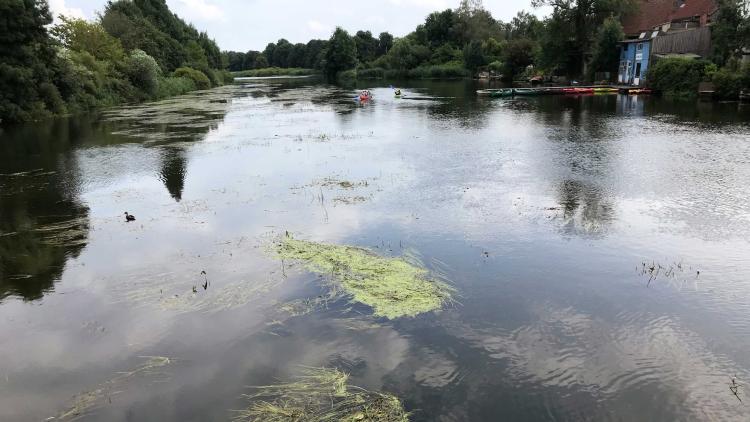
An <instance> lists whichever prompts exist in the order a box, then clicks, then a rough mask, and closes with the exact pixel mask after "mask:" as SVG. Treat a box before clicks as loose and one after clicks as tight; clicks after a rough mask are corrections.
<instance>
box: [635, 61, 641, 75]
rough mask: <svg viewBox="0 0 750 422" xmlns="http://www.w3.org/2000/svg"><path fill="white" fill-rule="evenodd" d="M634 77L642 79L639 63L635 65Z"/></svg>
mask: <svg viewBox="0 0 750 422" xmlns="http://www.w3.org/2000/svg"><path fill="white" fill-rule="evenodd" d="M634 77H636V78H640V77H641V64H640V63H638V64H636V65H635V75H634Z"/></svg>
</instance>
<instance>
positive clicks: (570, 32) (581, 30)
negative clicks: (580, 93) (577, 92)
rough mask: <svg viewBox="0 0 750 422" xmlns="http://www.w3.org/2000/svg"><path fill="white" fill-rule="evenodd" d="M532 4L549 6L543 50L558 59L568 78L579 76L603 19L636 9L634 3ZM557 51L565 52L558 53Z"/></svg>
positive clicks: (570, 0)
mask: <svg viewBox="0 0 750 422" xmlns="http://www.w3.org/2000/svg"><path fill="white" fill-rule="evenodd" d="M532 5H533V6H534V7H539V6H544V5H549V6H551V7H552V15H551V17H550V19H549V21H548V22H547V23H548V25H547V27H548V31H547V32H548V33H547V34H546V37H547V40H546V41H547V43H543V47H542V48H543V50H544V51H545V54H550V55H552V56H554V55H556V56H557V57H556V61H557V62H558V63H557V65H561V67H564V68H565V70H566V73H568V75H569V76H576V75H580V74H581V73H582V71H583V68H584V62H585V61H586V56H587V54H588V53H589V49H590V48H591V45H592V42H591V40H592V35H594V34H595V33H596V29H597V28H598V27H599V26H601V25H602V23H603V22H604V20H605V19H607V18H608V17H611V16H613V17H616V18H619V17H622V16H624V15H626V14H628V13H630V12H631V11H632V10H634V8H635V7H636V3H635V1H634V0H532ZM555 47H557V48H555ZM560 48H565V50H563V51H562V52H561V51H560V50H559V49H560ZM563 54H564V56H561V55H563ZM550 58H551V57H549V56H548V57H547V59H548V60H549V59H550ZM563 63H564V65H563Z"/></svg>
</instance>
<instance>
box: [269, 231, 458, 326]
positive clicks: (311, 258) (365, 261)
mask: <svg viewBox="0 0 750 422" xmlns="http://www.w3.org/2000/svg"><path fill="white" fill-rule="evenodd" d="M275 246H276V254H277V256H278V258H280V259H283V260H291V261H294V262H298V263H300V264H302V266H303V267H304V268H305V269H306V270H308V271H311V272H315V273H319V274H323V275H328V276H330V278H331V282H333V283H335V286H334V287H340V288H341V289H342V290H343V291H344V294H346V295H348V296H349V297H350V298H351V299H352V300H353V301H355V302H359V303H362V304H364V305H367V306H369V307H371V308H372V310H373V313H374V314H375V315H376V316H379V317H384V318H388V319H395V318H400V317H414V316H417V315H419V314H422V313H425V312H430V311H436V310H440V309H442V308H443V306H445V305H446V304H448V303H450V302H452V294H453V292H454V290H453V288H452V287H450V286H449V285H448V284H447V283H445V282H443V281H441V280H438V279H436V278H434V277H431V276H430V273H429V271H428V270H427V269H425V268H422V267H421V266H419V265H417V264H415V263H411V262H409V261H407V260H406V259H405V258H390V257H382V256H379V255H377V254H375V253H374V252H372V251H370V250H368V249H364V248H359V247H354V246H339V245H330V244H326V243H317V242H310V241H306V240H297V239H294V238H292V237H291V236H284V237H282V238H281V239H280V240H278V241H277V243H276V244H275Z"/></svg>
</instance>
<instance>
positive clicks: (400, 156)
mask: <svg viewBox="0 0 750 422" xmlns="http://www.w3.org/2000/svg"><path fill="white" fill-rule="evenodd" d="M359 88H370V89H371V90H372V91H373V93H374V96H375V99H374V101H372V102H369V103H358V102H356V101H354V98H355V96H356V93H357V91H356V89H345V88H340V87H335V86H328V85H323V84H319V83H317V82H316V81H314V80H311V79H297V80H268V81H261V80H244V81H241V82H239V83H237V84H236V85H234V86H230V87H223V88H220V89H217V90H213V91H210V92H203V93H196V94H192V95H189V96H186V97H181V98H176V99H171V100H168V101H164V102H162V103H158V104H148V105H143V106H135V107H127V108H121V109H113V110H108V111H105V112H104V113H102V114H101V115H92V116H84V117H78V118H70V119H60V120H55V121H51V122H44V123H37V124H30V125H27V126H21V127H14V128H8V129H5V130H4V131H3V132H1V133H0V298H1V299H0V321H2V325H0V420H3V421H16V420H18V421H26V420H32V421H33V420H45V419H47V418H50V417H59V416H64V417H62V418H58V419H63V420H70V419H74V418H76V417H80V418H81V419H83V420H106V421H118V420H138V421H150V420H153V421H165V420H175V421H178V420H179V421H193V420H194V421H203V420H227V419H230V418H231V417H232V416H233V413H232V411H233V410H238V409H242V408H244V407H246V406H247V404H248V403H247V400H246V399H245V398H243V397H242V395H243V394H246V393H249V392H251V391H252V390H251V389H250V388H249V386H253V385H267V384H270V383H274V382H276V381H277V380H286V379H289V377H291V376H293V375H294V374H295V372H296V371H298V369H299V368H300V367H301V366H313V367H335V368H338V369H341V370H344V371H346V372H348V373H350V374H351V375H352V383H354V384H355V385H359V386H361V387H364V388H368V389H371V390H374V391H383V392H388V393H391V394H394V395H396V396H398V397H400V398H401V399H402V400H403V401H404V404H405V406H406V408H407V410H409V411H412V412H413V413H412V419H413V420H416V421H433V420H439V421H453V420H455V421H465V420H476V421H485V420H516V421H521V420H529V421H535V420H575V421H578V420H596V421H603V420H618V421H630V420H632V421H642V420H745V419H748V418H750V410H748V407H747V406H746V405H745V404H743V403H740V401H739V400H738V398H737V397H735V396H734V395H733V393H732V391H731V390H730V385H731V379H732V377H735V376H736V379H737V381H738V382H740V383H745V384H747V383H748V382H750V355H748V353H747V351H748V350H750V265H749V264H750V187H748V184H747V181H748V180H750V136H748V134H750V109H748V107H742V106H738V105H737V104H731V103H729V104H713V103H698V104H697V105H696V104H695V103H671V102H668V101H665V100H660V99H655V98H649V97H643V96H619V95H606V96H584V97H539V98H517V99H512V100H503V99H497V100H490V99H482V98H477V97H476V96H475V95H474V94H473V92H474V90H475V89H476V87H475V86H473V83H472V82H414V83H411V84H410V85H408V86H407V87H406V88H403V89H402V91H403V92H404V93H405V98H402V99H396V98H393V96H392V93H391V91H390V90H389V89H388V88H387V87H383V86H380V87H378V86H375V87H373V86H371V85H367V86H365V85H363V86H361V87H359ZM342 182H347V183H342ZM125 211H128V212H130V213H131V214H134V215H135V216H136V218H137V220H136V221H135V222H132V223H126V222H125V219H124V216H123V213H124V212H125ZM287 232H289V233H291V234H292V235H293V236H295V237H298V238H301V239H306V240H312V241H317V242H326V243H333V244H341V245H355V246H360V247H364V248H369V249H371V250H373V251H375V252H376V253H378V254H381V255H384V256H408V257H410V259H412V260H415V261H418V262H420V263H421V265H423V266H425V267H426V268H427V269H429V270H430V271H431V272H432V273H433V274H438V275H440V277H441V278H443V279H445V280H448V281H449V282H450V283H451V285H452V286H453V287H454V288H455V289H456V292H457V298H456V299H457V303H456V304H454V305H453V306H450V307H448V308H447V309H444V310H442V311H441V312H430V313H427V314H422V315H420V316H417V317H415V318H399V319H395V320H387V319H383V318H376V317H374V316H373V315H372V313H371V310H369V309H367V307H365V306H362V305H358V304H351V303H348V302H347V301H346V300H337V301H333V302H332V303H328V304H327V306H317V307H315V308H314V309H312V310H310V311H309V312H307V313H305V312H302V315H299V314H296V313H291V314H290V313H289V312H285V311H284V310H283V304H285V303H289V302H293V301H300V300H305V299H308V298H316V297H320V296H324V295H325V294H326V291H325V290H326V285H325V283H321V279H320V277H319V275H318V274H314V273H308V272H305V271H303V270H302V269H301V268H300V267H298V266H294V265H293V264H290V263H288V262H285V263H283V264H282V263H281V262H279V261H278V260H276V259H274V257H273V254H272V253H269V248H268V245H269V243H270V242H271V241H272V240H273V239H274V238H275V237H276V236H280V235H286V233H287ZM652 266H653V267H654V268H655V270H654V271H651V270H650V267H652ZM659 266H661V268H660V267H659ZM202 272H205V276H204V274H202ZM654 273H658V276H652V275H653V274H654ZM204 283H207V285H206V288H205V289H204V287H203V284H204ZM194 289H195V291H194ZM295 303H299V302H295ZM149 357H152V358H149ZM153 357H167V358H169V361H168V364H166V365H163V366H162V365H156V366H153V365H149V364H148V362H150V361H149V359H153ZM158 362H166V361H158ZM123 372H125V374H123ZM739 395H740V397H741V398H742V399H743V400H744V401H746V402H750V396H746V395H745V391H744V389H743V388H740V390H739ZM71 409H73V410H75V411H74V412H72V413H71V412H70V410H71ZM66 412H67V414H66ZM79 413H80V415H79Z"/></svg>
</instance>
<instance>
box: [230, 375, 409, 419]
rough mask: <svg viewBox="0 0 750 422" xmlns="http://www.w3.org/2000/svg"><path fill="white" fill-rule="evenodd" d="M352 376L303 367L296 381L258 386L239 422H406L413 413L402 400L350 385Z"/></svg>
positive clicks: (237, 415) (248, 396) (240, 413)
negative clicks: (407, 410)
mask: <svg viewBox="0 0 750 422" xmlns="http://www.w3.org/2000/svg"><path fill="white" fill-rule="evenodd" d="M348 381H349V375H348V374H346V373H344V372H342V371H340V370H338V369H335V368H334V369H330V368H303V369H302V373H301V375H299V376H297V377H296V378H295V379H294V381H292V382H289V383H281V384H277V385H269V386H261V387H255V389H256V390H257V392H256V393H255V394H250V395H246V396H245V397H247V398H248V399H250V400H251V401H252V403H251V405H250V406H249V407H248V408H247V409H244V410H241V411H238V412H237V413H236V416H235V417H234V418H233V419H234V420H235V421H264V422H265V421H267V422H292V421H306V422H333V421H351V422H354V421H380V422H406V421H408V420H409V414H408V413H407V412H406V411H405V410H404V407H403V405H402V404H401V401H400V400H399V399H398V397H395V396H393V395H390V394H387V393H378V392H372V391H368V390H365V389H363V388H360V387H355V386H350V385H349V384H348Z"/></svg>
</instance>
